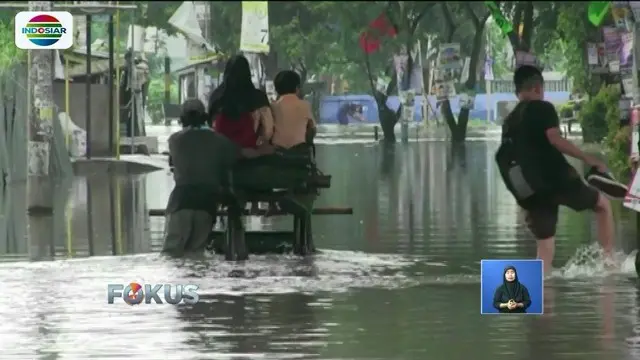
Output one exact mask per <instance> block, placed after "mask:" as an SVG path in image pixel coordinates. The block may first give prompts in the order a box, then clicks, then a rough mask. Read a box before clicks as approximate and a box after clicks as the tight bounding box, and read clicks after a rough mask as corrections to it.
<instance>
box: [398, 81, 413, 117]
mask: <svg viewBox="0 0 640 360" xmlns="http://www.w3.org/2000/svg"><path fill="white" fill-rule="evenodd" d="M398 98H399V100H400V103H401V104H402V117H401V120H402V121H403V122H411V121H413V117H414V116H415V99H416V94H415V91H414V90H413V89H409V90H407V91H401V92H399V93H398Z"/></svg>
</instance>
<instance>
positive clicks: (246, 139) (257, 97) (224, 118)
mask: <svg viewBox="0 0 640 360" xmlns="http://www.w3.org/2000/svg"><path fill="white" fill-rule="evenodd" d="M209 116H211V119H212V121H213V127H214V128H215V130H216V132H218V133H220V134H222V135H224V136H226V137H227V138H229V139H230V140H232V141H233V142H235V143H236V144H238V145H239V146H240V147H242V148H256V147H258V146H260V145H263V144H265V145H266V144H268V143H269V142H270V140H271V136H272V135H273V115H272V113H271V108H270V106H269V99H268V98H267V94H266V93H264V92H263V91H261V90H258V89H256V88H255V87H254V86H253V82H252V81H251V68H250V67H249V61H247V59H246V58H245V57H244V56H242V55H236V56H234V57H232V58H231V59H230V60H229V61H228V62H227V65H226V67H225V70H224V79H223V82H222V84H221V85H220V86H219V87H218V88H217V89H216V90H215V91H214V92H213V93H212V94H211V98H210V99H209Z"/></svg>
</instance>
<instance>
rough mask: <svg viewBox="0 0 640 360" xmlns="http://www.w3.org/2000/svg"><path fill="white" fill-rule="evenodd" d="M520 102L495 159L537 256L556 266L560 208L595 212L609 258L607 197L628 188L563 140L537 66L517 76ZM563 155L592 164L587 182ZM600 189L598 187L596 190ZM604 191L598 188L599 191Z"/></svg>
mask: <svg viewBox="0 0 640 360" xmlns="http://www.w3.org/2000/svg"><path fill="white" fill-rule="evenodd" d="M513 78H514V83H515V88H516V95H517V96H518V100H519V103H518V105H517V106H516V107H515V109H514V110H513V111H512V112H511V113H510V114H509V115H508V116H507V118H506V119H505V121H504V125H503V127H502V134H503V135H502V145H501V147H500V150H498V153H497V154H496V160H497V162H498V166H499V167H500V172H501V174H502V176H503V179H504V180H505V184H506V185H507V187H508V188H509V190H510V191H511V192H512V193H513V194H514V196H515V197H516V199H517V202H518V204H519V205H520V206H521V207H522V208H523V209H524V210H525V212H526V223H527V226H528V228H529V230H530V231H531V232H532V233H533V235H534V236H535V238H536V240H537V257H538V259H542V260H543V261H544V267H545V273H549V272H550V271H551V269H552V266H551V262H552V261H553V256H554V251H555V234H556V224H557V222H558V208H559V206H560V205H563V206H567V207H569V208H571V209H573V210H575V211H584V210H591V211H593V212H594V213H595V215H596V220H597V224H598V238H599V240H600V244H601V245H602V247H603V249H604V252H605V256H606V257H607V258H608V257H610V256H611V252H612V249H613V241H614V224H613V215H612V212H611V205H610V203H609V200H608V199H607V198H606V197H605V196H604V195H603V194H602V193H601V192H600V191H603V192H605V193H607V194H608V195H610V196H613V197H618V196H620V193H621V192H623V191H624V190H626V187H625V189H622V188H621V187H624V185H622V184H619V183H617V182H616V181H615V179H613V177H612V176H610V175H609V174H608V172H607V167H606V165H605V164H604V163H603V162H601V161H600V160H599V159H597V158H596V157H594V156H591V155H588V154H585V153H584V152H582V151H581V150H580V149H579V148H578V147H576V146H575V145H574V144H572V143H571V142H570V141H568V140H567V139H565V138H564V137H563V136H562V134H561V131H560V127H559V125H560V124H559V119H558V114H557V112H556V109H555V107H554V106H553V104H551V103H549V102H547V101H544V100H543V98H544V79H543V77H542V73H541V72H540V70H538V69H537V68H536V67H533V66H521V67H519V68H518V69H517V70H516V71H515V74H514V77H513ZM563 154H565V155H568V156H571V157H573V158H576V159H579V160H582V161H584V162H585V163H586V164H588V165H590V166H592V167H593V168H592V170H591V171H590V172H589V174H588V177H587V179H588V181H589V184H590V185H591V186H589V185H588V184H586V183H585V182H584V181H583V179H582V177H581V176H580V175H579V174H578V172H577V171H576V169H574V168H573V167H572V166H571V165H569V163H568V162H567V160H566V159H565V157H564V156H563ZM596 187H597V189H596ZM598 190H600V191H598Z"/></svg>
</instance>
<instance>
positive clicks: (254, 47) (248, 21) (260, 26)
mask: <svg viewBox="0 0 640 360" xmlns="http://www.w3.org/2000/svg"><path fill="white" fill-rule="evenodd" d="M268 4H269V2H268V1H243V2H242V27H241V30H240V51H243V52H252V53H264V54H266V53H268V52H269V5H268Z"/></svg>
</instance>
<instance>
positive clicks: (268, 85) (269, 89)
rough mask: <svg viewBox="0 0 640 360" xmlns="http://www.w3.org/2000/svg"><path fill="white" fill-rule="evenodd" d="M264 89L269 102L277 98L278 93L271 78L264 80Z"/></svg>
mask: <svg viewBox="0 0 640 360" xmlns="http://www.w3.org/2000/svg"><path fill="white" fill-rule="evenodd" d="M264 89H265V92H266V93H267V97H268V98H269V101H271V102H274V101H276V99H277V98H278V94H277V93H276V87H275V85H274V84H273V81H271V80H267V81H265V82H264Z"/></svg>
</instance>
